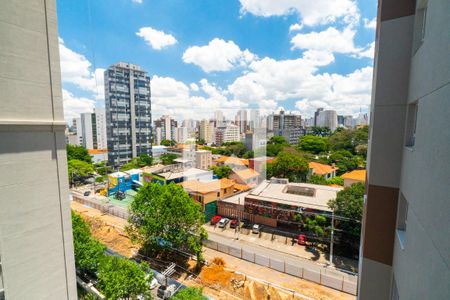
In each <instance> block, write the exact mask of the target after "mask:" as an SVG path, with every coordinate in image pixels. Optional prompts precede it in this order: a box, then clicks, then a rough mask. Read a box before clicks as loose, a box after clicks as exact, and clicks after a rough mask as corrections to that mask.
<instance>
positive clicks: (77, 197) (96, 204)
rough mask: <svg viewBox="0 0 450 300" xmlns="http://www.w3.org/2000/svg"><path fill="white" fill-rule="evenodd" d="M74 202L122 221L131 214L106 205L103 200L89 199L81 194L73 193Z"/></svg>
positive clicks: (125, 210)
mask: <svg viewBox="0 0 450 300" xmlns="http://www.w3.org/2000/svg"><path fill="white" fill-rule="evenodd" d="M72 200H73V201H76V202H79V203H81V204H83V205H87V206H89V207H92V208H95V209H98V210H99V211H101V212H102V213H105V214H109V215H112V216H116V217H118V218H122V219H125V220H127V219H128V216H129V213H128V210H127V209H125V208H122V207H118V206H115V205H113V204H108V203H105V202H103V201H102V200H100V199H96V198H93V197H89V198H88V197H85V196H83V195H81V194H78V193H75V192H73V193H72Z"/></svg>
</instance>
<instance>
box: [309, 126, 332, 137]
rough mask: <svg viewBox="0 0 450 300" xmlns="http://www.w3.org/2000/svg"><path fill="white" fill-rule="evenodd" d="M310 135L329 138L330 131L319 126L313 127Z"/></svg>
mask: <svg viewBox="0 0 450 300" xmlns="http://www.w3.org/2000/svg"><path fill="white" fill-rule="evenodd" d="M311 131H312V135H315V136H329V135H331V130H330V128H328V127H320V126H313V127H312V128H311Z"/></svg>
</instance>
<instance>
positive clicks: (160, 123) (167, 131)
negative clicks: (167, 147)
mask: <svg viewBox="0 0 450 300" xmlns="http://www.w3.org/2000/svg"><path fill="white" fill-rule="evenodd" d="M177 126H178V122H177V121H175V120H174V119H172V118H171V117H170V116H162V117H161V118H159V119H157V120H155V128H161V140H169V141H171V140H175V132H176V128H177Z"/></svg>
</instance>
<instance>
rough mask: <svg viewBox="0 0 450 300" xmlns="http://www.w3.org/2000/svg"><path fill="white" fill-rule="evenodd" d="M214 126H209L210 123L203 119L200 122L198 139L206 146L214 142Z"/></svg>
mask: <svg viewBox="0 0 450 300" xmlns="http://www.w3.org/2000/svg"><path fill="white" fill-rule="evenodd" d="M214 133H215V130H214V124H211V123H210V121H208V120H206V119H204V120H202V121H201V122H200V128H199V137H200V139H203V140H205V142H206V143H207V144H211V143H213V142H214Z"/></svg>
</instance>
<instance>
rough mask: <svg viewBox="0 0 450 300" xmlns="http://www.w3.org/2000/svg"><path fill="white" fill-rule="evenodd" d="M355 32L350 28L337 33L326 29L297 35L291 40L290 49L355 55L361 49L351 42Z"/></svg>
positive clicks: (332, 28) (332, 29)
mask: <svg viewBox="0 0 450 300" xmlns="http://www.w3.org/2000/svg"><path fill="white" fill-rule="evenodd" d="M355 34H356V30H354V29H353V28H352V27H351V26H348V27H346V28H344V29H343V30H342V31H339V30H338V29H336V28H335V27H328V28H327V29H325V30H323V31H319V32H316V31H312V32H309V33H298V34H296V35H295V36H294V37H293V38H292V39H291V44H292V49H309V50H321V51H328V52H333V53H347V54H357V53H359V52H360V51H361V50H362V49H361V48H358V47H355V44H354V42H353V40H354V38H355Z"/></svg>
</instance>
